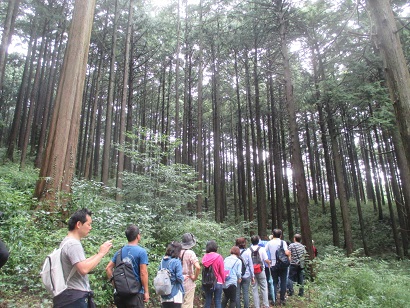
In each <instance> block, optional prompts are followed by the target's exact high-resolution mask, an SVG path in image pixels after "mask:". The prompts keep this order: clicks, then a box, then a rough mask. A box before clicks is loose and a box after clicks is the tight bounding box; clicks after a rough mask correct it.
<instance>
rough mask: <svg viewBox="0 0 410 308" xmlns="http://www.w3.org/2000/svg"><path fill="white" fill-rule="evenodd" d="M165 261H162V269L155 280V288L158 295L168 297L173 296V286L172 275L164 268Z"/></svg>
mask: <svg viewBox="0 0 410 308" xmlns="http://www.w3.org/2000/svg"><path fill="white" fill-rule="evenodd" d="M163 261H164V260H162V261H161V268H160V269H159V270H158V272H157V275H156V276H155V278H154V288H155V292H156V293H157V294H158V295H162V296H166V295H169V294H171V291H172V284H171V273H170V271H169V270H168V268H164V267H163V266H162V262H163Z"/></svg>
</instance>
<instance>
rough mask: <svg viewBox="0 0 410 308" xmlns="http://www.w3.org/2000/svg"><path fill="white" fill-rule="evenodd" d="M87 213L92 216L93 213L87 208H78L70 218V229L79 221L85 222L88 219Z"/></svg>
mask: <svg viewBox="0 0 410 308" xmlns="http://www.w3.org/2000/svg"><path fill="white" fill-rule="evenodd" d="M87 215H88V216H90V217H91V215H92V213H91V211H90V210H88V209H86V208H84V209H81V210H78V211H76V212H75V213H74V214H73V215H71V217H70V219H69V220H68V231H73V230H74V229H75V226H76V225H77V222H81V223H82V224H83V223H85V222H86V221H87Z"/></svg>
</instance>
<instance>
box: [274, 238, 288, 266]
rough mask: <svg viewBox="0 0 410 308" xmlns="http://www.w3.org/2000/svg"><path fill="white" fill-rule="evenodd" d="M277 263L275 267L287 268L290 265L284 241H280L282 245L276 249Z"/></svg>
mask: <svg viewBox="0 0 410 308" xmlns="http://www.w3.org/2000/svg"><path fill="white" fill-rule="evenodd" d="M275 256H276V264H275V267H276V268H277V269H281V268H286V267H288V266H289V265H290V261H289V258H288V256H287V255H286V253H285V249H283V241H282V240H281V241H280V247H279V248H278V249H277V250H276V253H275Z"/></svg>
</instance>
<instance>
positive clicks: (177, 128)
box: [175, 0, 181, 163]
mask: <svg viewBox="0 0 410 308" xmlns="http://www.w3.org/2000/svg"><path fill="white" fill-rule="evenodd" d="M179 1H180V0H177V3H178V4H177V7H178V14H177V37H176V39H177V45H176V48H175V138H176V139H179V138H180V136H181V131H180V130H181V129H180V124H179V109H180V106H179V66H180V61H179V53H180V49H181V42H180V40H181V13H180V5H179ZM175 162H176V163H181V147H180V146H177V147H176V148H175Z"/></svg>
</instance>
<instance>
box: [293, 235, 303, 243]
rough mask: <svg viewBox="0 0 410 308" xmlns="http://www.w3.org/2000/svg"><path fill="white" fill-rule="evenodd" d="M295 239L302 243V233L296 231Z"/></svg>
mask: <svg viewBox="0 0 410 308" xmlns="http://www.w3.org/2000/svg"><path fill="white" fill-rule="evenodd" d="M293 237H294V238H295V241H296V242H298V243H300V242H301V241H302V235H300V234H299V233H296V234H295V235H294V236H293Z"/></svg>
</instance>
